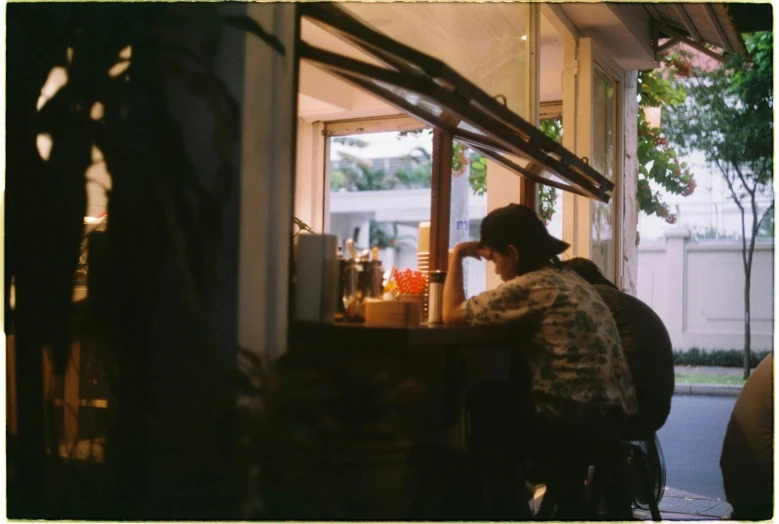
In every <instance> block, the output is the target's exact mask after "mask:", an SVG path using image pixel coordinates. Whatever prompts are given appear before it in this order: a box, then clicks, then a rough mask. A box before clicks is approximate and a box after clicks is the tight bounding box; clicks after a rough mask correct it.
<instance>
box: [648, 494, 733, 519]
mask: <svg viewBox="0 0 779 524" xmlns="http://www.w3.org/2000/svg"><path fill="white" fill-rule="evenodd" d="M731 511H733V508H732V507H731V506H730V504H728V503H727V502H725V501H724V500H721V499H712V498H706V497H702V496H701V495H697V494H695V493H687V492H685V491H681V490H678V489H674V488H668V487H667V488H665V495H664V496H663V500H661V501H660V516H661V517H662V518H663V520H721V519H724V518H726V517H728V516H729V515H730V513H731ZM633 513H634V515H635V516H636V518H638V519H641V520H652V517H651V516H650V515H649V511H643V510H634V512H633Z"/></svg>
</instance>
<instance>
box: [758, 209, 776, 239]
mask: <svg viewBox="0 0 779 524" xmlns="http://www.w3.org/2000/svg"><path fill="white" fill-rule="evenodd" d="M757 236H758V237H764V238H774V210H773V209H769V210H768V212H767V213H766V215H765V218H764V219H763V222H762V223H761V224H760V228H759V229H758V230H757Z"/></svg>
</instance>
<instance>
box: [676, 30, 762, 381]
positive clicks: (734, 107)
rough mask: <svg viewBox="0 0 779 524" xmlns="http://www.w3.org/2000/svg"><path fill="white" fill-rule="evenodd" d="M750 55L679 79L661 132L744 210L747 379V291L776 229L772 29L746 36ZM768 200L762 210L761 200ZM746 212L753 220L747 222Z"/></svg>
mask: <svg viewBox="0 0 779 524" xmlns="http://www.w3.org/2000/svg"><path fill="white" fill-rule="evenodd" d="M743 38H744V43H745V44H746V47H747V50H748V51H749V55H750V56H749V58H744V57H742V56H740V55H735V54H734V55H731V56H730V57H729V58H728V59H727V61H726V62H725V63H724V64H723V65H722V66H721V67H719V68H717V69H716V70H714V71H709V72H704V71H694V74H693V75H691V77H690V78H688V79H684V80H679V81H678V82H677V86H678V89H684V90H685V92H686V100H684V102H683V103H679V104H677V105H675V106H671V107H668V108H667V111H666V113H665V114H664V118H663V125H662V131H663V134H664V135H665V136H667V137H668V140H669V142H670V143H672V144H674V145H675V146H676V147H677V148H678V149H679V151H681V152H683V153H685V154H689V153H691V152H693V151H702V152H704V153H705V155H706V161H707V162H708V163H709V164H710V165H711V166H712V168H714V170H715V172H717V173H719V175H720V176H721V177H722V178H723V180H724V181H725V183H726V185H727V187H728V190H729V196H730V198H731V199H732V200H733V202H734V203H735V204H736V205H737V206H738V209H739V211H740V213H741V255H742V263H743V269H744V378H745V379H746V378H747V377H749V373H750V369H749V368H750V366H749V360H750V353H751V329H750V328H751V318H750V288H751V274H752V260H753V254H754V248H755V239H756V237H758V236H760V235H765V234H766V233H767V232H768V231H770V230H773V206H774V199H773V185H772V179H773V34H772V33H769V32H760V33H752V34H744V35H743ZM766 196H768V197H769V198H770V202H771V203H770V204H769V205H768V206H765V207H764V208H763V209H759V208H758V199H759V198H760V197H766ZM747 210H749V211H750V212H751V220H747Z"/></svg>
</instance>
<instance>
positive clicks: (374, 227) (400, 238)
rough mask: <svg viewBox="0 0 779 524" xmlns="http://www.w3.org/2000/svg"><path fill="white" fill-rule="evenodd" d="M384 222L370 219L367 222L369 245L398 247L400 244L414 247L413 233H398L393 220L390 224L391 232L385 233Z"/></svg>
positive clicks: (396, 224) (385, 247)
mask: <svg viewBox="0 0 779 524" xmlns="http://www.w3.org/2000/svg"><path fill="white" fill-rule="evenodd" d="M386 226H387V225H386V224H382V223H380V222H377V221H376V220H371V221H370V224H369V240H368V242H369V243H370V247H378V248H379V249H387V248H390V247H391V248H393V249H396V250H397V249H400V247H401V245H404V243H405V245H406V246H409V247H414V246H415V242H416V237H414V236H413V235H400V234H399V233H398V223H397V222H393V223H392V224H390V227H391V228H392V233H387V229H386Z"/></svg>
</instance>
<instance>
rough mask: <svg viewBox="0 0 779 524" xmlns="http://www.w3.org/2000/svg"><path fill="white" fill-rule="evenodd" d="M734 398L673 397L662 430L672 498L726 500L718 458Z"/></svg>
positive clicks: (661, 436)
mask: <svg viewBox="0 0 779 524" xmlns="http://www.w3.org/2000/svg"><path fill="white" fill-rule="evenodd" d="M735 402H736V399H735V398H734V397H703V396H678V395H677V396H674V398H673V402H672V404H671V414H670V416H669V417H668V421H667V422H666V423H665V426H663V428H662V429H661V430H660V432H659V436H660V443H661V445H662V447H663V453H664V455H665V461H666V466H667V471H668V479H667V483H666V485H667V486H668V488H670V489H669V491H668V492H667V493H666V494H667V495H670V494H671V493H672V492H677V491H680V492H682V496H686V497H688V498H692V499H697V498H710V499H721V500H723V501H724V500H725V491H724V489H723V487H722V475H721V474H720V469H719V457H720V452H721V451H722V440H723V438H724V437H725V429H726V427H727V423H728V419H729V418H730V413H731V411H732V410H733V405H734V404H735Z"/></svg>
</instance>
